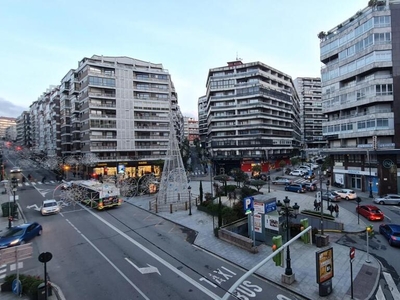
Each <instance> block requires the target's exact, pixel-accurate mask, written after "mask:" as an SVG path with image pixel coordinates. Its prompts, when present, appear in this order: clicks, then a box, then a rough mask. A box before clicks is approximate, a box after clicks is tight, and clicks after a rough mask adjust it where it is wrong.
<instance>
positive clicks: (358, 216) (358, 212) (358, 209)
mask: <svg viewBox="0 0 400 300" xmlns="http://www.w3.org/2000/svg"><path fill="white" fill-rule="evenodd" d="M357 224H358V225H360V201H357Z"/></svg>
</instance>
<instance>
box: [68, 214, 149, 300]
mask: <svg viewBox="0 0 400 300" xmlns="http://www.w3.org/2000/svg"><path fill="white" fill-rule="evenodd" d="M66 220H67V222H68V223H69V224H70V225H71V226H72V228H74V229H75V230H76V231H77V232H78V233H79V234H80V235H81V236H82V237H83V238H84V239H85V240H86V241H87V242H88V243H89V245H90V246H92V247H93V248H94V249H95V250H96V251H97V252H98V253H99V254H100V255H101V256H103V258H104V259H105V260H106V261H107V262H108V263H109V264H110V265H111V266H112V267H113V268H114V269H115V270H116V271H117V272H118V273H119V274H120V275H121V276H122V277H123V278H124V279H125V280H126V281H127V282H128V283H129V284H130V285H131V286H132V287H133V288H134V289H135V290H136V291H138V293H139V294H140V295H142V297H143V298H144V299H146V300H150V298H148V297H147V296H146V295H145V294H144V293H143V292H142V291H141V290H140V289H139V288H138V287H137V286H136V285H135V284H134V283H133V282H132V281H131V280H130V279H129V278H128V277H127V276H126V275H125V274H124V273H123V272H122V271H121V270H120V269H118V267H117V266H116V265H115V264H114V263H113V262H112V261H111V260H109V259H108V257H107V256H105V255H104V254H103V253H102V252H101V251H100V249H99V248H97V247H96V246H95V245H94V244H93V243H92V242H91V241H90V240H89V239H88V238H87V237H86V236H85V235H84V234H83V233H81V232H80V231H79V229H78V228H76V227H75V226H74V224H72V223H71V222H70V221H69V220H68V219H66Z"/></svg>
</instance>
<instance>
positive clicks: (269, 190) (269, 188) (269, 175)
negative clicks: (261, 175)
mask: <svg viewBox="0 0 400 300" xmlns="http://www.w3.org/2000/svg"><path fill="white" fill-rule="evenodd" d="M266 151H267V161H268V175H267V176H268V178H267V179H268V193H270V192H271V172H270V167H271V165H270V163H269V153H268V150H266Z"/></svg>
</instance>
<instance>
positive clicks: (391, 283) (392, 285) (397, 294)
mask: <svg viewBox="0 0 400 300" xmlns="http://www.w3.org/2000/svg"><path fill="white" fill-rule="evenodd" d="M382 273H383V276H384V277H385V280H386V283H387V284H388V288H389V290H390V292H391V293H392V295H393V299H400V292H399V290H398V289H397V286H396V284H395V283H394V280H393V278H392V275H390V273H386V272H382Z"/></svg>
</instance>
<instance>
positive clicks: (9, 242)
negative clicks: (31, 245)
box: [0, 222, 43, 249]
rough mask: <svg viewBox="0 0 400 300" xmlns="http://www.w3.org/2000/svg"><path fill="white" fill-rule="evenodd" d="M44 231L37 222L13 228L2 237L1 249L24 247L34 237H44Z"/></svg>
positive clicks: (0, 240) (0, 238)
mask: <svg viewBox="0 0 400 300" xmlns="http://www.w3.org/2000/svg"><path fill="white" fill-rule="evenodd" d="M42 231H43V228H42V225H40V224H39V223H37V222H33V223H25V224H21V225H19V226H14V227H11V228H10V229H8V230H7V231H6V232H5V233H4V234H3V235H2V236H1V237H0V249H2V248H7V247H12V246H18V245H23V244H25V243H27V242H29V241H30V240H32V239H33V238H34V237H36V236H38V235H42Z"/></svg>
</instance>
